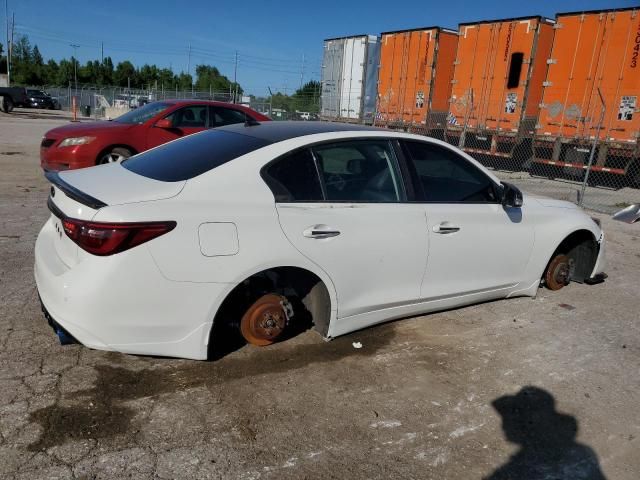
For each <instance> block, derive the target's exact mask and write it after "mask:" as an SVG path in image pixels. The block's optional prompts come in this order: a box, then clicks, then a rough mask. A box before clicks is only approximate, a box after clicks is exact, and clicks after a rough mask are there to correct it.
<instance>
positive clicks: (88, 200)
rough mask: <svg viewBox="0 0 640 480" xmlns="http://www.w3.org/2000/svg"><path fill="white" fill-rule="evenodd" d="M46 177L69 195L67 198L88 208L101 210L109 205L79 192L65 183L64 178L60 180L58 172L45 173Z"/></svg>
mask: <svg viewBox="0 0 640 480" xmlns="http://www.w3.org/2000/svg"><path fill="white" fill-rule="evenodd" d="M44 176H45V177H46V179H47V180H49V182H51V183H52V184H53V185H55V186H56V187H58V188H59V189H60V190H62V191H63V192H64V193H65V194H66V195H67V197H69V198H72V199H73V200H75V201H77V202H80V203H82V204H83V205H86V206H87V207H91V208H93V209H95V210H98V209H99V208H102V207H106V206H107V204H106V203H104V202H103V201H102V200H98V199H97V198H95V197H92V196H91V195H88V194H86V193H84V192H83V191H81V190H78V189H77V188H76V187H74V186H73V185H70V184H68V183H67V182H65V181H64V180H63V179H62V178H60V174H59V173H58V172H55V171H47V172H45V174H44Z"/></svg>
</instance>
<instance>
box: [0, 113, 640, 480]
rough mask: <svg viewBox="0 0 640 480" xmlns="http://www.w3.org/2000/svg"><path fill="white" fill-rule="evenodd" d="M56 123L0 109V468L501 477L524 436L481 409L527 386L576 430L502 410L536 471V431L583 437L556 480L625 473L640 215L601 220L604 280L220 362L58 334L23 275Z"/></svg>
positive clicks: (633, 453) (62, 474)
mask: <svg viewBox="0 0 640 480" xmlns="http://www.w3.org/2000/svg"><path fill="white" fill-rule="evenodd" d="M64 122H66V120H65V119H62V118H61V117H59V116H57V115H56V114H53V115H51V114H44V113H42V114H38V113H35V114H34V112H28V111H26V110H17V111H16V114H15V115H1V114H0V171H1V172H2V174H1V175H0V478H3V479H67V478H76V479H117V478H139V479H147V478H149V479H150V478H157V479H173V478H199V479H204V478H213V479H217V478H225V479H226V478H237V479H282V478H284V479H286V478H292V479H294V478H295V479H300V478H336V479H338V478H416V479H418V478H420V479H424V478H433V479H449V478H451V479H458V478H469V479H472V478H478V479H480V478H509V477H508V476H499V475H502V474H504V470H503V471H501V473H498V469H500V468H501V467H505V466H507V467H508V466H509V465H511V463H513V462H514V461H515V460H514V459H511V463H510V456H511V455H513V454H514V453H516V452H517V451H518V449H519V446H518V445H516V444H515V443H512V442H510V441H509V440H507V437H506V436H505V431H508V425H507V424H506V423H503V421H502V420H503V419H501V416H500V414H499V413H498V412H497V411H496V409H494V407H493V406H492V402H494V401H495V400H496V399H497V398H499V397H502V396H504V395H515V394H516V393H517V392H518V391H520V390H521V388H522V387H524V386H527V385H531V386H535V387H537V388H538V389H543V390H544V391H545V392H547V393H548V394H549V395H551V396H552V397H553V400H555V405H554V406H553V407H552V408H555V410H556V411H557V412H560V413H561V414H563V415H565V416H571V418H573V419H574V420H575V422H576V425H577V433H576V432H575V430H572V431H569V433H568V434H567V430H566V429H565V430H564V431H561V430H560V428H561V427H560V423H561V422H557V423H556V424H554V422H546V423H545V422H544V421H542V420H541V417H540V415H541V413H540V412H533V413H532V414H531V416H529V417H528V416H527V412H528V410H527V408H528V407H527V408H524V409H523V410H522V411H520V410H518V409H515V410H514V412H516V414H517V415H520V416H521V418H520V420H521V423H522V425H520V424H518V425H516V427H517V428H519V429H520V431H524V432H531V431H533V429H534V428H535V427H536V426H538V427H539V428H538V431H537V436H536V437H532V438H534V439H535V441H536V442H537V444H536V445H535V446H534V447H535V448H534V449H536V454H535V455H529V456H525V457H523V458H525V460H524V461H526V462H533V463H535V465H534V464H532V465H527V466H528V467H531V469H532V470H531V471H534V470H535V469H536V468H538V467H539V468H542V467H544V468H547V467H546V466H548V465H549V462H559V461H560V460H557V458H556V457H554V453H553V452H550V451H548V449H546V450H545V445H546V444H547V443H548V444H549V445H551V444H553V445H554V448H555V449H558V448H559V449H565V448H566V449H567V451H569V450H570V451H571V452H574V453H575V452H584V451H586V450H585V449H584V448H582V449H580V448H575V446H576V445H581V446H588V447H589V448H590V450H589V451H590V452H593V454H594V458H595V459H596V460H595V461H596V465H595V466H594V465H592V464H590V463H589V462H592V461H593V459H592V458H590V457H589V458H586V457H584V456H583V457H582V458H577V457H576V456H575V455H573V456H572V455H566V456H564V457H562V460H561V462H562V467H563V468H565V470H564V471H566V472H570V475H569V476H567V477H566V478H595V477H593V476H591V477H590V476H589V472H590V471H592V470H589V469H593V468H599V469H600V470H601V471H602V473H603V474H604V475H605V476H606V478H608V479H636V478H638V475H639V473H640V458H639V457H638V455H637V452H638V450H639V448H640V444H639V437H640V406H639V405H640V343H639V339H640V326H639V325H638V318H639V313H638V312H639V310H640V309H639V308H638V307H639V306H640V299H639V295H638V288H639V286H640V269H639V267H640V226H638V225H635V226H632V225H624V224H620V223H617V222H613V221H611V220H609V219H608V218H607V217H605V216H600V217H601V218H602V219H603V226H604V229H605V232H606V234H607V237H608V242H609V244H608V252H609V256H608V257H609V258H608V259H609V269H608V273H609V275H610V277H609V279H608V280H607V281H606V282H605V283H604V284H601V285H595V286H586V285H577V284H572V285H571V286H570V287H568V288H566V289H564V290H561V291H559V292H550V291H546V290H540V292H539V295H538V298H536V299H533V300H532V299H527V298H524V299H513V300H504V301H498V302H490V303H485V304H482V305H476V306H471V307H468V308H462V309H457V310H453V311H448V312H442V313H439V314H433V315H428V316H423V317H416V318H411V319H406V320H402V321H397V322H392V323H388V324H385V325H382V326H378V327H374V328H370V329H367V330H365V331H362V332H357V333H354V334H351V335H348V336H345V337H341V338H338V339H336V340H334V341H332V342H328V343H327V342H324V341H323V340H321V339H320V338H319V337H318V336H317V335H316V334H315V333H313V332H311V331H307V332H304V333H303V334H301V335H299V336H297V337H295V338H293V339H291V340H289V341H287V342H284V343H281V344H278V345H274V346H272V347H268V348H262V349H261V348H255V347H249V346H247V347H243V348H241V349H240V350H238V351H235V352H233V353H231V354H229V355H227V356H225V357H224V358H222V359H221V360H218V361H215V362H196V361H189V360H176V359H164V358H152V357H140V356H131V355H123V354H119V353H112V352H101V351H95V350H89V349H87V348H85V347H83V346H80V345H70V346H60V345H59V344H58V342H57V338H56V337H55V335H54V334H53V331H52V330H51V329H50V328H49V326H48V325H47V323H46V321H45V320H44V318H43V316H42V314H41V312H40V306H39V303H38V296H37V292H36V290H35V283H34V280H33V270H32V269H33V245H34V242H35V238H36V235H37V232H38V230H39V229H40V227H41V226H42V224H43V223H44V221H45V219H46V218H47V216H48V211H47V208H46V198H47V194H48V185H47V183H46V181H45V179H44V178H43V176H42V173H41V171H40V169H39V159H38V149H39V142H40V138H41V136H42V134H43V133H44V132H45V131H46V130H48V129H50V128H53V127H54V126H57V125H60V124H62V123H64ZM353 342H361V343H362V348H360V349H355V348H354V347H353V345H352V343H353ZM547 413H548V412H547ZM554 415H555V412H554ZM554 415H548V416H547V417H545V418H546V419H549V418H550V419H552V420H553V419H554V418H567V417H565V416H563V417H556V416H554ZM520 420H519V421H520ZM505 422H507V420H505ZM567 425H573V424H572V423H571V422H569V423H568V424H567ZM542 427H544V428H543V430H542V431H540V428H542ZM567 428H568V429H569V430H571V428H573V427H570V426H569V427H567ZM503 429H504V430H505V431H503ZM563 435H567V436H568V437H571V438H569V439H568V441H567V443H566V444H565V443H558V439H559V438H564V437H563ZM574 436H575V439H574V438H573V437H574ZM509 438H512V440H513V437H512V436H511V437H509ZM554 442H555V443H554ZM566 445H569V446H568V447H567V446H566ZM526 448H529V447H525V450H526ZM532 448H533V447H532ZM514 458H519V457H514ZM545 462H547V463H545ZM507 471H509V470H508V468H507ZM513 471H515V470H512V472H513ZM540 471H542V470H540ZM531 478H549V477H543V476H540V477H537V476H533V475H532V477H531Z"/></svg>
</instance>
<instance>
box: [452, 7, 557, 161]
mask: <svg viewBox="0 0 640 480" xmlns="http://www.w3.org/2000/svg"><path fill="white" fill-rule="evenodd" d="M553 25H554V22H553V20H550V19H547V18H543V17H539V16H533V17H521V18H513V19H505V20H488V21H481V22H474V23H461V24H460V25H459V32H458V49H457V55H456V60H455V70H454V74H453V81H452V90H451V100H450V106H449V112H450V113H449V117H448V123H447V128H446V130H445V138H446V140H447V141H448V142H449V143H452V144H454V145H457V146H459V147H461V148H463V149H464V150H466V151H468V152H472V153H477V154H488V155H493V156H500V157H514V158H515V159H518V160H519V159H521V158H522V159H523V160H524V159H525V158H524V157H526V158H528V159H529V160H530V158H531V153H529V154H528V156H527V155H526V154H525V153H524V152H520V151H519V149H520V148H524V150H528V151H529V152H530V151H531V145H530V140H529V144H528V145H525V143H526V142H524V141H523V138H524V137H527V136H528V137H529V138H531V137H532V136H533V133H534V128H535V125H536V121H537V119H538V112H539V104H540V101H541V98H542V84H543V82H544V81H545V74H546V70H547V59H548V58H549V54H550V52H551V45H552V42H553V33H554V30H553Z"/></svg>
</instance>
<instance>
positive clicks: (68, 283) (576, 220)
mask: <svg viewBox="0 0 640 480" xmlns="http://www.w3.org/2000/svg"><path fill="white" fill-rule="evenodd" d="M47 176H48V178H49V180H50V181H51V182H52V184H53V186H52V188H51V196H50V198H49V201H48V204H49V209H50V210H51V213H52V215H51V217H50V219H49V220H48V221H47V223H46V224H45V225H44V227H43V228H42V231H41V232H40V235H39V236H38V240H37V242H36V248H35V277H36V281H37V286H38V291H39V293H40V297H41V300H42V303H43V310H44V311H45V314H46V316H47V318H48V319H49V321H50V323H51V324H52V325H53V326H54V328H55V329H56V330H57V331H58V333H59V335H60V336H61V338H62V339H67V340H68V339H76V340H77V341H79V342H81V343H82V344H84V345H86V346H88V347H91V348H97V349H103V350H115V351H120V352H128V353H137V354H152V355H169V356H177V357H186V358H194V359H204V358H206V357H207V352H208V346H209V344H210V342H212V341H213V340H215V339H214V338H213V337H214V336H215V331H216V329H213V326H214V325H216V327H220V326H224V327H225V328H226V329H227V330H228V331H236V332H237V333H238V336H242V337H244V339H245V340H246V341H247V342H249V343H252V344H256V345H268V344H270V343H272V342H274V341H276V340H279V339H282V338H284V337H286V336H287V331H288V330H289V329H291V328H292V327H294V326H295V325H296V324H297V322H302V321H305V319H306V320H309V319H310V320H311V321H312V323H313V325H314V328H315V329H316V330H317V331H318V332H319V333H320V334H321V335H323V336H324V337H326V338H332V337H336V336H339V335H343V334H346V333H349V332H352V331H354V330H357V329H361V328H363V327H367V326H370V325H373V324H376V323H380V322H383V321H386V320H390V319H394V318H400V317H406V316H410V315H416V314H422V313H426V312H432V311H435V310H442V309H447V308H452V307H457V306H460V305H467V304H471V303H475V302H481V301H486V300H490V299H497V298H507V297H514V296H535V295H536V292H537V290H538V288H539V287H540V285H541V284H546V285H547V286H548V287H549V288H552V289H558V288H561V287H562V286H564V285H566V284H568V283H569V281H571V280H573V281H577V282H581V283H595V282H598V281H601V280H602V279H603V278H604V276H605V275H604V273H603V270H604V266H605V265H604V236H603V233H602V231H601V229H600V227H599V225H598V224H597V223H596V222H595V221H594V220H593V219H591V218H590V217H589V216H588V215H586V214H585V213H584V212H583V211H582V210H580V209H578V208H577V207H576V206H575V205H573V204H570V203H567V202H562V201H557V200H551V199H545V198H537V197H531V196H527V195H524V196H523V195H522V194H521V193H520V191H519V190H518V189H517V188H515V187H514V186H512V185H508V184H504V183H501V182H500V180H498V178H496V177H495V176H494V175H493V174H492V173H491V172H489V171H487V170H486V169H485V168H483V167H482V166H481V165H480V164H479V163H478V162H476V161H475V160H473V159H472V158H471V157H469V156H468V155H466V154H465V153H463V152H461V151H459V150H457V149H456V148H453V147H451V146H450V145H448V144H446V143H443V142H440V141H438V140H434V139H430V138H425V137H421V136H416V135H410V134H405V133H399V132H392V131H388V130H379V129H374V128H364V127H357V126H353V125H343V124H338V123H320V122H265V123H264V124H261V125H257V124H255V123H250V124H245V125H233V126H228V127H222V128H219V129H214V130H208V131H205V132H202V133H199V134H196V135H193V136H190V137H188V138H185V139H182V140H177V141H174V142H171V143H168V144H166V145H163V146H161V147H157V148H155V149H152V150H149V151H147V152H144V153H142V154H139V155H136V156H134V157H132V158H130V159H129V160H127V161H125V162H123V163H122V164H111V165H104V166H99V167H93V168H87V169H82V170H76V171H70V172H62V173H59V174H58V173H49V174H47ZM212 332H213V333H212Z"/></svg>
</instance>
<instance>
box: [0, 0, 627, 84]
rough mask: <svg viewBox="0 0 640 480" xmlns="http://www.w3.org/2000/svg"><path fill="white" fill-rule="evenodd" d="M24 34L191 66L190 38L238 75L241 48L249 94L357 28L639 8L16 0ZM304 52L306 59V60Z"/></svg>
mask: <svg viewBox="0 0 640 480" xmlns="http://www.w3.org/2000/svg"><path fill="white" fill-rule="evenodd" d="M8 4H9V15H11V13H12V12H15V15H16V32H17V33H23V34H26V35H28V36H29V38H30V40H31V42H32V44H33V43H35V44H37V45H38V47H39V48H40V51H41V52H42V54H43V56H44V57H45V59H48V58H54V59H56V60H59V59H61V58H63V57H69V56H70V55H71V54H72V53H73V49H72V47H70V46H69V44H70V43H74V44H78V45H80V46H79V47H78V49H77V55H78V58H79V60H80V61H81V62H82V63H84V62H86V61H87V60H93V59H96V58H100V44H101V42H104V51H105V55H109V56H111V57H112V58H113V60H114V63H117V62H118V61H121V60H126V59H129V60H131V61H132V62H133V63H134V64H135V65H136V66H141V65H142V64H144V63H155V64H157V65H159V66H163V67H171V68H172V69H173V71H174V72H180V71H186V70H187V65H188V51H189V44H191V72H192V74H193V72H194V71H195V65H196V64H199V63H208V64H212V65H216V66H217V67H218V68H219V69H220V70H221V71H222V73H223V74H225V75H227V76H229V77H230V78H232V77H233V67H234V56H235V52H236V51H238V56H239V67H238V81H239V82H240V84H241V85H242V86H243V87H244V88H245V90H246V91H248V92H249V93H254V94H257V95H262V94H265V93H266V92H267V87H271V88H272V89H273V90H274V91H276V90H279V91H285V89H286V91H287V92H289V93H291V92H292V91H293V90H294V89H295V88H297V87H299V85H300V76H301V72H302V71H303V67H304V80H305V81H306V80H309V79H319V77H320V65H321V56H322V40H323V39H325V38H330V37H336V36H345V35H353V34H363V33H371V34H377V33H380V32H382V31H388V30H400V29H404V28H416V27H424V26H432V25H440V26H443V27H453V28H455V27H456V26H457V24H458V23H461V22H468V21H476V20H480V19H494V18H507V17H519V16H526V15H545V16H548V17H553V16H554V15H555V13H556V12H567V11H576V10H592V9H604V8H617V7H627V6H632V5H634V4H635V5H637V4H638V2H634V1H632V0H621V1H619V0H610V1H602V0H555V1H548V0H541V1H537V2H527V1H508V2H500V1H491V0H485V1H483V2H476V1H466V2H465V1H460V0H446V1H442V0H441V1H430V0H421V1H405V2H393V1H389V0H385V1H379V0H368V1H345V0H343V1H334V0H325V1H323V2H304V1H300V0H298V1H291V0H281V1H277V2H269V1H252V0H244V1H237V2H214V1H211V0H209V1H204V0H190V1H181V2H170V1H158V0H153V1H152V0H115V1H111V0H105V1H96V0H65V1H59V0H48V1H42V0H41V1H37V0H8ZM0 21H2V35H1V37H2V40H0V41H1V42H2V43H3V44H4V43H6V42H5V38H6V33H5V31H4V28H5V15H4V0H0ZM303 56H304V63H303Z"/></svg>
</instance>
